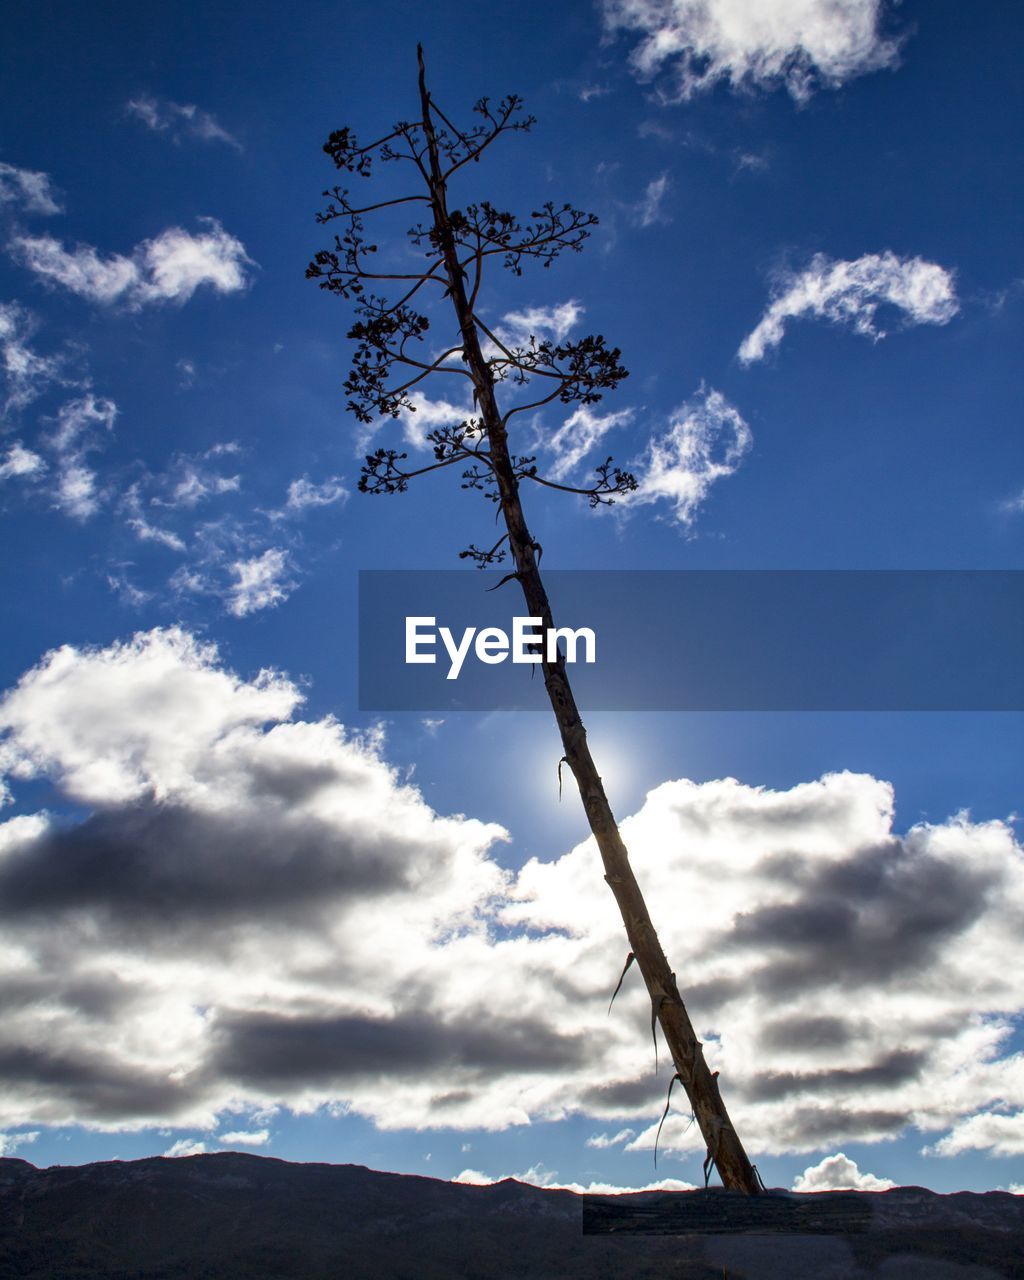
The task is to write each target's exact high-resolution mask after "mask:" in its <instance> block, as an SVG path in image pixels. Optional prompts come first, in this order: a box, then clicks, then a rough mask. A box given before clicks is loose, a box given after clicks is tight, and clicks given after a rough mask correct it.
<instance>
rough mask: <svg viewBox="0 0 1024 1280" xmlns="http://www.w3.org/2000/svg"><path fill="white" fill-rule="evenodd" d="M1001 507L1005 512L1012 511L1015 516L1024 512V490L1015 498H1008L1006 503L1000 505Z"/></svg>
mask: <svg viewBox="0 0 1024 1280" xmlns="http://www.w3.org/2000/svg"><path fill="white" fill-rule="evenodd" d="M1000 506H1001V507H1002V509H1003V510H1004V511H1012V512H1013V513H1014V514H1017V513H1019V512H1021V511H1024V489H1021V491H1020V493H1018V494H1017V495H1016V496H1015V497H1013V498H1007V499H1006V500H1005V502H1002V503H1000Z"/></svg>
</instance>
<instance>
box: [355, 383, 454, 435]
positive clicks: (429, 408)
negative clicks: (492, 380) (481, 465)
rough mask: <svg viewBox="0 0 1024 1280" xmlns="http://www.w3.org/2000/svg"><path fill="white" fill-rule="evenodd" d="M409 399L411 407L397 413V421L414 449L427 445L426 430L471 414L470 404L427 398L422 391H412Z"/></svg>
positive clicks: (450, 424)
mask: <svg viewBox="0 0 1024 1280" xmlns="http://www.w3.org/2000/svg"><path fill="white" fill-rule="evenodd" d="M409 399H410V400H411V401H412V405H413V408H412V409H411V410H403V411H402V412H401V413H400V414H399V421H400V422H401V424H402V434H403V435H404V437H405V441H406V443H407V444H411V445H412V446H413V447H414V448H416V449H425V448H427V447H428V443H429V442H428V440H427V432H428V431H433V430H434V429H435V428H437V427H457V426H458V425H459V424H460V423H461V422H466V421H467V420H468V419H469V418H471V417H472V416H473V407H472V405H469V404H456V403H454V402H453V401H451V400H445V399H444V398H443V397H438V398H435V399H429V398H428V397H427V396H425V395H424V394H423V393H422V392H420V391H414V392H413V393H412V395H410V397H409ZM384 421H386V419H382V420H381V423H378V426H379V425H382V423H383V422H384ZM370 434H372V432H371V433H370ZM366 439H367V436H366V435H364V436H362V437H361V440H360V443H359V447H360V448H363V447H365V441H366Z"/></svg>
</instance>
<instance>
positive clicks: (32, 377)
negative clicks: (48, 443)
mask: <svg viewBox="0 0 1024 1280" xmlns="http://www.w3.org/2000/svg"><path fill="white" fill-rule="evenodd" d="M36 328H37V325H36V320H35V317H34V316H33V315H32V314H31V312H29V311H26V310H25V308H24V307H21V306H19V305H18V304H17V303H16V302H0V373H2V374H3V379H4V387H5V390H6V395H5V398H4V406H3V414H4V416H6V414H7V413H9V412H10V411H11V410H19V409H24V408H25V406H26V405H29V404H31V403H32V401H33V400H35V399H36V398H37V397H38V396H40V395H42V393H43V392H44V391H45V390H46V389H47V387H50V386H52V385H53V384H54V383H62V382H64V381H65V379H64V376H63V373H62V367H63V361H62V359H61V358H60V357H59V356H41V355H39V354H38V353H37V352H36V351H34V350H33V349H32V347H31V346H30V345H29V343H30V341H31V339H32V338H33V336H34V335H35V332H36Z"/></svg>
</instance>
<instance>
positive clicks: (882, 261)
mask: <svg viewBox="0 0 1024 1280" xmlns="http://www.w3.org/2000/svg"><path fill="white" fill-rule="evenodd" d="M881 306H891V307H894V308H896V310H897V311H899V312H900V313H901V316H902V323H903V324H904V325H915V324H940V325H941V324H948V323H949V322H950V320H952V319H953V317H954V316H955V315H956V314H957V312H958V311H959V310H960V306H959V303H958V302H957V297H956V288H955V282H954V278H953V273H952V271H948V270H947V269H946V268H945V267H941V266H939V265H938V263H935V262H926V261H925V260H924V259H923V258H900V257H897V255H896V254H895V253H891V252H886V253H881V254H879V253H867V254H864V256H863V257H860V258H856V259H854V260H853V261H837V260H835V259H833V258H828V257H826V256H825V255H824V254H823V253H819V254H816V255H815V257H814V258H813V259H812V260H811V264H810V266H809V267H807V269H806V270H804V271H800V272H795V273H790V274H787V275H784V276H782V277H780V279H779V280H778V282H777V285H776V289H775V291H774V296H773V297H772V300H771V302H770V303H769V306H768V309H767V310H766V311H765V313H764V315H763V316H762V317H761V319H760V320H759V321H758V323H757V326H756V327H755V328H754V329H753V330H752V332H751V333H749V334H748V335H747V336H746V337H745V338H744V339H743V342H742V343H741V345H740V349H739V353H738V354H739V358H740V360H741V361H742V362H743V363H744V364H752V363H753V362H754V361H756V360H761V359H763V358H764V356H765V354H766V353H767V352H768V351H770V350H771V349H772V348H773V347H777V346H778V345H779V343H780V342H781V341H782V338H783V335H784V334H785V331H786V326H787V325H788V324H789V322H790V321H791V320H796V319H799V318H800V317H803V316H811V317H813V318H815V319H819V320H829V321H831V322H832V323H833V324H842V325H846V326H848V327H849V328H851V329H853V330H854V332H855V333H862V334H865V335H866V336H868V337H872V338H875V339H879V338H884V337H885V336H886V331H885V330H884V329H882V328H879V326H878V325H877V324H876V317H877V314H878V309H879V307H881Z"/></svg>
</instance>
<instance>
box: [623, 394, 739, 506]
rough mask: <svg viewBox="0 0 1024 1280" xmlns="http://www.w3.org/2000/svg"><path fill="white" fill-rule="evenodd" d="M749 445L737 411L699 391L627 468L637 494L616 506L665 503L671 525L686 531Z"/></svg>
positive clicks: (720, 398) (719, 398)
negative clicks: (713, 488) (715, 487)
mask: <svg viewBox="0 0 1024 1280" xmlns="http://www.w3.org/2000/svg"><path fill="white" fill-rule="evenodd" d="M752 443H753V436H752V434H751V431H750V428H749V427H748V426H747V423H746V422H745V421H744V419H743V417H742V415H741V414H740V412H739V410H738V409H737V408H736V407H735V406H734V405H732V404H730V403H729V401H728V400H726V398H725V396H723V395H722V393H721V392H720V391H715V390H714V389H713V388H712V389H709V388H706V387H702V388H701V389H700V391H699V392H698V394H697V395H696V396H695V397H694V398H693V399H692V400H688V401H686V403H685V404H682V405H680V406H679V408H678V409H676V411H675V412H674V413H673V414H672V415H671V416H670V418H669V426H668V430H667V431H665V432H663V433H662V434H660V435H656V436H653V437H652V438H651V440H650V442H649V443H648V445H647V448H646V450H645V451H644V453H643V454H642V455H641V456H640V457H639V458H637V459H636V460H635V462H634V463H632V464H631V465H632V468H633V470H634V471H635V473H636V477H637V483H638V488H637V489H636V491H635V492H634V493H630V494H626V495H624V496H623V497H622V498H621V499H619V501H620V502H621V503H622V504H623V505H624V506H625V507H626V508H627V509H628V508H630V507H636V506H644V505H648V504H650V503H655V502H667V503H668V504H669V505H670V506H671V508H672V519H674V520H675V521H676V522H677V523H678V524H680V525H682V526H683V528H685V529H689V528H690V527H692V525H693V523H694V521H695V519H696V516H697V512H698V510H699V508H700V507H701V505H702V503H703V502H704V501H705V499H706V498H707V496H708V493H709V491H710V489H711V486H712V485H713V484H714V483H715V481H716V480H722V479H724V478H726V477H727V476H731V475H733V474H734V472H735V471H736V469H737V468H738V467H739V465H740V463H741V462H742V461H743V458H744V457H745V455H746V454H747V453H748V451H749V450H750V447H751V444H752Z"/></svg>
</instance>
